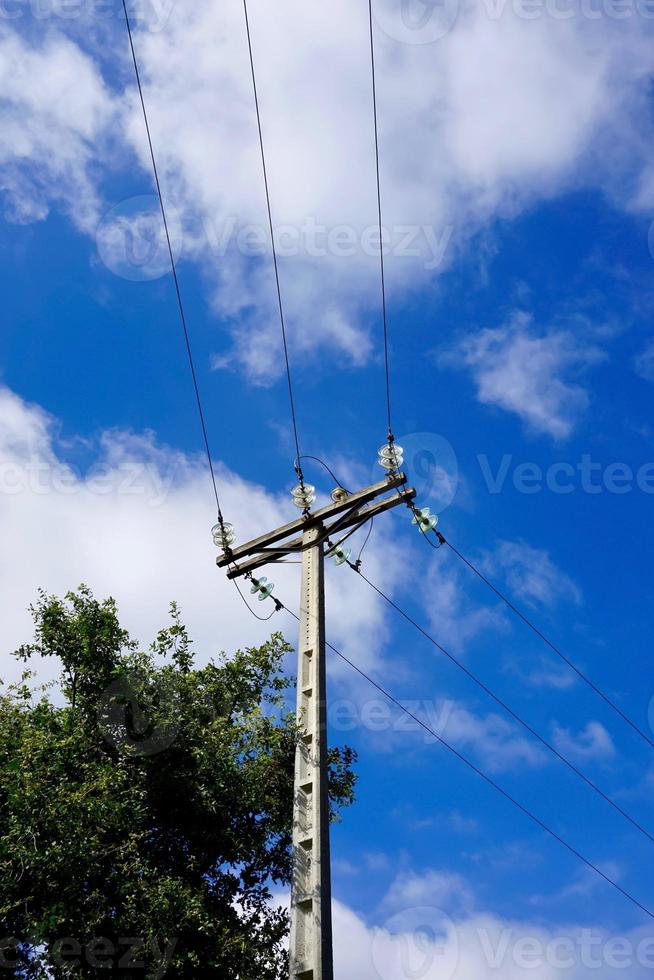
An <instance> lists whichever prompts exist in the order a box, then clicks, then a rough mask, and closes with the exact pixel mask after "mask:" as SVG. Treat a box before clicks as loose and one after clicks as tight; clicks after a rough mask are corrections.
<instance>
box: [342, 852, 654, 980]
mask: <svg viewBox="0 0 654 980" xmlns="http://www.w3.org/2000/svg"><path fill="white" fill-rule="evenodd" d="M604 870H605V871H606V873H607V874H612V875H615V876H617V877H619V869H617V868H611V867H608V866H607V867H605V869H604ZM595 880H596V881H597V882H598V885H597V887H606V886H605V884H604V885H603V883H602V882H601V881H599V879H597V878H596V879H595ZM595 887H596V886H595V884H594V882H591V880H590V879H589V878H588V876H587V875H585V874H584V875H583V876H581V877H579V878H576V879H575V880H574V881H573V882H572V884H571V885H570V886H569V887H568V888H566V889H565V890H564V892H562V893H560V896H559V897H563V896H566V897H568V898H573V899H574V898H577V900H578V897H579V896H580V895H583V896H587V895H588V893H589V891H590V890H593V889H594V888H595ZM474 904H475V902H474V889H473V888H472V887H471V885H470V883H469V882H467V881H466V880H465V879H463V878H462V877H461V876H460V875H456V874H452V873H451V872H448V871H442V870H438V869H431V868H427V869H425V870H424V871H422V872H421V873H420V874H418V873H414V872H402V873H400V874H399V875H398V876H397V878H396V880H395V881H394V882H392V883H391V885H390V887H389V889H388V891H387V893H386V895H385V897H384V898H383V900H382V902H381V903H380V912H378V914H377V915H375V916H374V917H371V918H372V921H369V922H367V921H365V920H364V919H363V918H362V917H361V916H360V915H359V914H357V913H356V912H355V911H353V910H352V909H350V908H348V907H347V906H346V905H344V904H343V903H341V902H335V903H334V940H335V943H334V947H335V971H336V975H337V976H338V977H339V978H342V980H408V978H409V977H414V978H415V977H421V978H423V980H492V978H495V977H497V976H502V977H503V978H504V977H506V978H508V980H525V978H527V977H532V978H536V980H562V978H564V977H566V978H569V980H587V978H590V977H598V978H600V980H609V978H612V977H615V976H616V974H617V973H618V972H623V973H624V972H625V971H628V973H629V977H630V978H631V977H633V978H635V980H644V978H645V977H646V976H649V974H650V973H651V969H652V965H653V964H654V943H653V942H652V938H651V935H650V930H648V929H647V928H646V927H642V928H637V929H632V930H629V931H626V932H624V933H622V934H621V935H618V936H616V935H611V933H609V932H608V930H606V929H605V928H600V927H591V928H589V927H588V925H587V924H584V925H577V924H575V923H574V922H567V923H563V924H561V925H559V926H557V925H550V926H547V927H546V926H544V925H543V924H542V920H541V921H530V920H529V918H528V917H527V916H522V917H520V918H518V917H515V918H513V919H508V918H502V917H500V916H498V915H495V914H492V913H491V912H483V911H475V908H474Z"/></svg>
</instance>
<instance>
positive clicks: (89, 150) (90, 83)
mask: <svg viewBox="0 0 654 980" xmlns="http://www.w3.org/2000/svg"><path fill="white" fill-rule="evenodd" d="M0 90H1V91H2V102H1V104H0V105H1V107H0V165H1V167H2V175H1V176H0V192H2V194H3V195H4V198H5V202H6V208H5V213H6V214H7V216H8V217H9V218H10V219H11V220H13V221H16V222H19V223H27V222H31V221H35V220H39V219H43V218H45V217H46V215H47V214H48V213H49V211H50V208H51V206H52V205H53V204H57V205H60V206H61V207H63V209H64V210H65V211H66V212H67V213H68V214H69V215H70V216H71V217H72V218H73V220H74V221H75V222H76V224H77V225H78V226H79V227H80V228H81V229H83V230H84V231H87V232H92V231H93V230H94V229H95V223H96V221H97V217H98V213H99V211H98V209H99V207H100V193H99V190H98V187H97V179H98V171H99V162H100V161H99V157H100V154H101V153H102V148H103V146H105V145H106V139H107V136H108V132H109V129H110V127H111V125H112V123H114V122H115V120H116V118H117V117H116V114H115V113H116V106H117V98H116V96H115V94H114V93H112V92H111V91H110V89H109V88H108V87H107V86H106V85H105V83H104V82H103V80H102V77H101V75H100V73H99V71H98V69H97V66H96V65H95V64H94V62H93V61H92V59H91V58H90V57H88V56H87V55H85V54H84V53H83V52H82V51H81V50H80V48H79V47H78V46H77V45H76V44H74V43H73V42H72V41H71V40H69V39H68V38H66V37H63V36H61V35H56V34H53V35H49V36H47V37H46V38H45V40H44V41H43V43H42V44H38V43H31V42H29V41H27V40H25V39H23V38H21V37H20V36H19V35H18V34H15V33H13V32H12V31H11V29H10V27H9V26H8V24H7V23H6V22H5V23H4V24H2V25H0Z"/></svg>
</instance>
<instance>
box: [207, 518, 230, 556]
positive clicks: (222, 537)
mask: <svg viewBox="0 0 654 980" xmlns="http://www.w3.org/2000/svg"><path fill="white" fill-rule="evenodd" d="M211 534H212V536H213V543H214V544H215V546H216V547H217V548H222V549H223V551H227V549H228V548H229V546H230V545H232V544H234V541H236V532H235V531H234V526H233V524H226V523H222V524H214V526H213V527H212V528H211Z"/></svg>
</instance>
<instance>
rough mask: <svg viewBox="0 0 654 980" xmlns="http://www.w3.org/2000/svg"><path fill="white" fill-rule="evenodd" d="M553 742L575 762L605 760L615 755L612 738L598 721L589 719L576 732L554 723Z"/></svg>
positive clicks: (563, 753)
mask: <svg viewBox="0 0 654 980" xmlns="http://www.w3.org/2000/svg"><path fill="white" fill-rule="evenodd" d="M553 742H554V745H555V746H556V748H557V749H558V750H559V752H561V754H562V755H565V756H566V757H567V758H569V759H572V760H574V761H577V762H607V761H609V760H610V759H614V758H615V756H616V748H615V745H614V744H613V739H612V738H611V736H610V734H609V733H608V731H607V730H606V728H605V727H604V725H602V724H600V722H598V721H589V722H588V724H587V725H586V727H585V728H583V729H582V730H581V731H580V732H577V733H576V734H575V733H574V732H572V731H570V729H568V728H563V727H561V726H560V725H557V724H555V725H553Z"/></svg>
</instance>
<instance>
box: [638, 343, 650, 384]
mask: <svg viewBox="0 0 654 980" xmlns="http://www.w3.org/2000/svg"><path fill="white" fill-rule="evenodd" d="M635 368H636V374H639V375H640V377H641V378H645V380H646V381H654V340H650V341H649V343H648V344H646V345H645V347H644V348H643V350H642V351H641V352H640V354H639V355H638V357H637V358H636V362H635Z"/></svg>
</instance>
